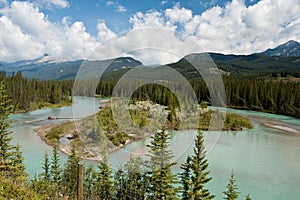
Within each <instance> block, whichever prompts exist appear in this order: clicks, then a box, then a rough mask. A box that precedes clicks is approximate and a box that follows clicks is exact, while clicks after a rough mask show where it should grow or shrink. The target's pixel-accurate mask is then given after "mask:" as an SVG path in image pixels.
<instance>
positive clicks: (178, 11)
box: [165, 4, 192, 24]
mask: <svg viewBox="0 0 300 200" xmlns="http://www.w3.org/2000/svg"><path fill="white" fill-rule="evenodd" d="M165 15H166V17H167V18H168V19H169V20H170V22H171V23H176V22H178V23H182V24H183V23H186V22H188V21H189V20H191V19H192V11H191V10H188V9H185V8H180V5H179V4H176V5H175V6H174V8H169V9H166V11H165Z"/></svg>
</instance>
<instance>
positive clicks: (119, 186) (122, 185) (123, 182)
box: [113, 167, 127, 200]
mask: <svg viewBox="0 0 300 200" xmlns="http://www.w3.org/2000/svg"><path fill="white" fill-rule="evenodd" d="M114 189H115V192H114V197H113V199H115V200H126V195H127V176H126V174H125V172H124V170H123V169H122V168H121V167H120V168H119V169H118V170H117V171H116V172H115V174H114Z"/></svg>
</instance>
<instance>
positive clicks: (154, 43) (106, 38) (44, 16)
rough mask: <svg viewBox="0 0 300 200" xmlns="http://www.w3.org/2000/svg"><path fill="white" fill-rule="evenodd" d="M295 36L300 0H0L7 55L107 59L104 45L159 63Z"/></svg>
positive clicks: (109, 52)
mask: <svg viewBox="0 0 300 200" xmlns="http://www.w3.org/2000/svg"><path fill="white" fill-rule="evenodd" d="M289 40H296V41H300V0H289V1H286V0H230V1H226V0H189V1H176V0H175V1H172V0H144V1H142V0H85V1H82V0H81V1H79V0H73V1H71V0H31V1H11V0H0V47H1V48H0V61H2V62H14V61H19V60H28V59H35V58H38V57H41V56H43V55H44V54H49V55H51V56H52V57H54V58H57V59H58V58H63V59H68V60H77V59H89V58H94V59H100V58H99V57H97V58H96V57H95V56H94V55H95V52H97V53H98V55H100V54H101V56H100V57H101V58H107V57H114V56H120V55H128V56H132V57H135V58H137V59H140V60H141V61H142V62H143V61H144V62H146V63H153V64H156V63H157V64H160V63H168V62H173V61H176V59H178V58H180V57H183V56H184V55H186V54H188V53H193V52H219V53H225V54H250V53H254V52H261V51H264V50H266V49H267V48H274V47H276V46H277V45H279V44H282V43H285V42H287V41H289ZM99 49H100V50H99ZM93 56H94V57H93Z"/></svg>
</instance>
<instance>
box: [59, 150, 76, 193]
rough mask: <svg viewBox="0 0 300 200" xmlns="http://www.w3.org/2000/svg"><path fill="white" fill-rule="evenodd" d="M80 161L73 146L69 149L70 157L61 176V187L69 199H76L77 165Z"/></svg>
mask: <svg viewBox="0 0 300 200" xmlns="http://www.w3.org/2000/svg"><path fill="white" fill-rule="evenodd" d="M79 162H80V159H79V157H78V155H77V153H76V151H75V147H74V146H73V147H72V149H71V155H70V156H69V157H68V160H67V162H66V164H65V166H64V170H63V174H62V180H61V182H62V185H63V187H64V193H65V194H67V195H68V196H69V197H71V198H75V197H76V191H77V180H78V163H79Z"/></svg>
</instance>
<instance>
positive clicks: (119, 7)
mask: <svg viewBox="0 0 300 200" xmlns="http://www.w3.org/2000/svg"><path fill="white" fill-rule="evenodd" d="M105 5H106V6H107V7H110V6H113V7H114V8H115V9H116V11H117V12H127V8H126V7H124V6H122V5H121V4H119V3H118V2H113V1H106V2H105Z"/></svg>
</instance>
